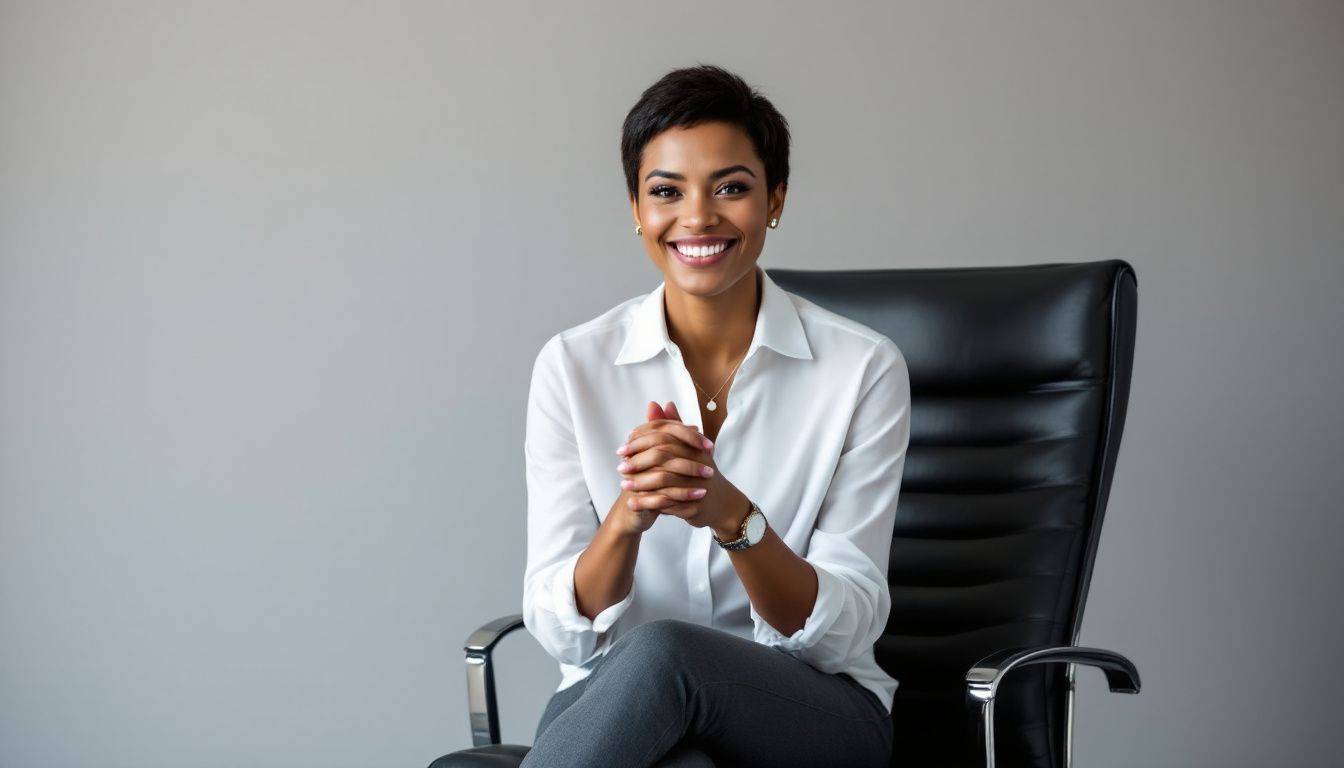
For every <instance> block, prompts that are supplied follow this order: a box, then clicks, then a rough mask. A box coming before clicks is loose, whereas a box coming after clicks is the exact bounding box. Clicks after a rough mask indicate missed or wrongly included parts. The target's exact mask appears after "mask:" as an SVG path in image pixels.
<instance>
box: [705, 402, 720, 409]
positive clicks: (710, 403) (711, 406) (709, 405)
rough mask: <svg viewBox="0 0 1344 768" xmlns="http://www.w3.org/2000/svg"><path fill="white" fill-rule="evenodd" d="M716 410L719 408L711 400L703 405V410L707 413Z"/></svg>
mask: <svg viewBox="0 0 1344 768" xmlns="http://www.w3.org/2000/svg"><path fill="white" fill-rule="evenodd" d="M718 408H719V406H718V404H717V403H715V402H714V401H713V400H710V401H709V402H708V403H705V410H707V411H716V410H718Z"/></svg>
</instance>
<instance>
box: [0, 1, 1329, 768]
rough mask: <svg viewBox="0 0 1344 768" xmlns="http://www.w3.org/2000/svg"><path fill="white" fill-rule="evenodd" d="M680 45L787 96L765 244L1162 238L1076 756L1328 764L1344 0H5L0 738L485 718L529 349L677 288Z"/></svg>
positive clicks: (507, 604) (129, 738)
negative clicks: (664, 96)
mask: <svg viewBox="0 0 1344 768" xmlns="http://www.w3.org/2000/svg"><path fill="white" fill-rule="evenodd" d="M697 61H706V62H712V63H718V64H721V65H723V66H726V67H728V68H730V69H733V70H735V71H737V72H739V73H740V74H742V75H743V76H744V77H746V78H747V79H748V80H749V81H750V82H752V83H754V84H756V85H758V86H759V87H761V88H762V89H763V90H764V91H765V93H766V94H767V95H768V96H769V97H770V98H772V99H773V100H774V101H775V102H776V104H777V105H778V106H779V107H780V109H781V110H782V111H783V112H784V113H785V115H786V116H787V117H788V118H789V120H790V121H791V123H792V126H793V129H794V133H795V146H794V156H793V163H794V169H795V170H794V176H793V179H792V189H791V194H790V197H789V200H788V202H787V204H786V208H785V214H784V217H783V221H782V224H781V227H780V228H779V229H778V230H777V231H772V232H771V234H770V237H769V241H768V244H767V246H766V250H765V253H764V255H763V258H762V263H763V264H765V265H766V266H781V267H802V268H842V267H902V266H961V265H968V266H969V265H990V264H1019V263H1037V262H1048V261H1073V260H1090V259H1107V258H1123V259H1127V260H1129V261H1130V262H1131V263H1132V264H1134V265H1135V267H1136V268H1137V271H1138V275H1139V296H1140V300H1139V301H1140V309H1141V317H1140V322H1139V331H1138V354H1137V360H1136V373H1135V377H1134V383H1133V394H1132V399H1131V404H1130V420H1129V426H1128V429H1127V431H1126V434H1125V441H1124V447H1123V449H1122V451H1121V453H1120V458H1119V465H1118V467H1117V475H1116V480H1115V488H1114V492H1113V496H1112V499H1111V506H1110V514H1109V515H1108V518H1107V521H1106V533H1105V536H1104V537H1103V542H1102V549H1101V553H1100V556H1099V560H1098V562H1097V566H1096V572H1095V576H1094V580H1093V590H1092V595H1091V600H1090V602H1089V605H1088V609H1087V618H1086V622H1085V625H1084V630H1083V633H1082V642H1083V643H1084V644H1093V645H1101V646H1105V647H1111V648H1115V649H1117V650H1120V651H1122V652H1125V653H1127V654H1129V655H1130V656H1131V657H1132V658H1133V659H1134V660H1135V661H1136V662H1137V663H1138V664H1139V666H1140V669H1141V671H1142V673H1143V679H1144V691H1143V693H1142V694H1140V695H1139V696H1137V697H1131V696H1121V695H1112V694H1109V693H1107V692H1106V689H1105V685H1104V683H1103V680H1102V677H1101V675H1100V674H1099V673H1096V672H1095V671H1093V670H1083V671H1082V674H1081V676H1080V682H1079V686H1080V691H1081V694H1080V697H1081V698H1080V703H1079V706H1078V725H1077V748H1078V752H1079V755H1080V756H1081V757H1082V758H1083V761H1084V762H1085V764H1086V765H1091V766H1136V765H1142V766H1259V765H1270V764H1275V765H1322V764H1325V763H1327V762H1329V761H1331V760H1333V759H1334V758H1335V757H1336V755H1337V754H1338V750H1337V748H1333V742H1334V740H1335V739H1334V738H1333V737H1335V736H1337V733H1336V732H1335V729H1333V728H1330V726H1334V725H1337V721H1336V720H1334V719H1333V716H1332V715H1331V714H1330V712H1332V710H1333V707H1334V701H1335V696H1333V695H1332V694H1333V693H1334V691H1333V690H1331V689H1330V688H1329V687H1328V686H1331V685H1332V684H1333V681H1332V679H1331V676H1330V674H1329V673H1330V672H1331V664H1330V662H1331V661H1332V660H1333V658H1334V657H1335V654H1334V653H1333V651H1334V650H1335V649H1337V648H1338V647H1339V645H1340V641H1341V637H1340V635H1341V621H1340V618H1339V608H1338V606H1339V599H1338V597H1337V595H1336V594H1335V589H1336V587H1337V586H1338V585H1339V584H1340V582H1341V576H1342V575H1344V568H1342V567H1341V565H1340V560H1339V558H1338V557H1337V552H1338V549H1339V546H1338V543H1337V540H1338V537H1339V536H1340V535H1341V534H1344V523H1342V522H1341V519H1340V512H1339V505H1338V503H1337V499H1336V490H1337V488H1338V483H1337V482H1336V479H1337V478H1338V476H1339V472H1340V468H1339V463H1340V459H1341V451H1340V448H1339V445H1340V434H1341V430H1342V429H1344V418H1342V417H1341V414H1344V408H1341V406H1340V404H1339V395H1338V392H1337V389H1338V386H1339V381H1340V378H1341V373H1344V370H1342V368H1344V366H1342V365H1341V355H1340V351H1339V350H1340V336H1341V331H1342V330H1344V323H1342V322H1341V321H1342V320H1344V310H1342V309H1341V307H1340V302H1339V298H1338V293H1339V291H1340V289H1341V288H1342V287H1344V259H1342V258H1341V256H1342V255H1344V146H1342V144H1344V88H1342V87H1341V82H1344V80H1341V75H1342V74H1344V5H1341V4H1340V3H1337V2H1316V3H1305V2H1223V1H1214V0H1211V1H1210V2H1165V1H1164V2H1131V3H1094V2H1070V3H1045V2H1017V3H993V2H984V3H967V2H957V3H945V2H936V3H935V2H928V3H918V4H915V3H890V2H881V3H878V2H874V3H869V4H841V5H838V6H832V5H823V4H821V3H808V4H782V3H775V2H770V3H766V2H759V3H713V4H711V3H676V4H673V5H653V4H643V3H610V4H600V3H595V2H587V3H566V4H561V5H543V4H540V3H537V4H531V5H514V4H507V3H499V2H494V3H491V4H489V5H486V4H485V3H474V4H470V5H468V4H455V3H446V2H445V3H416V4H400V5H392V4H384V3H362V4H353V3H350V4H340V5H330V4H323V3H304V4H299V3H245V4H243V3H215V4H200V3H193V4H184V3H177V2H164V3H160V4H150V3H143V2H137V3H129V2H127V3H117V4H100V3H85V4H70V3H46V2H29V3H15V2H6V3H4V4H3V6H0V765H4V766H53V767H54V766H94V765H97V766H100V767H109V766H236V765H255V766H299V765H311V766H318V765H321V766H367V765H406V766H419V765H424V764H426V763H428V762H429V761H430V760H431V759H432V758H434V757H436V756H438V755H440V754H442V753H445V752H448V751H451V750H453V749H458V748H462V747H465V746H467V744H468V733H467V727H466V717H465V701H464V698H465V697H464V680H463V665H462V654H461V644H462V642H463V640H464V638H465V637H466V635H467V633H468V632H469V631H470V630H471V629H472V628H474V627H476V626H477V625H478V624H480V623H481V622H483V621H485V620H487V619H489V618H492V617H495V616H498V615H501V614H505V613H510V612H515V611H517V610H519V608H520V601H521V580H522V572H523V556H524V538H523V535H524V527H523V525H524V518H523V512H524V508H523V502H524V487H523V482H522V479H523V474H522V465H521V461H522V447H521V446H522V429H523V416H524V405H525V400H526V388H527V376H528V374H529V372H530V366H531V363H532V359H533V356H534V355H535V353H536V351H537V349H539V347H540V345H541V343H542V342H543V341H544V340H545V339H546V338H547V337H548V336H549V335H550V334H552V333H554V332H555V331H557V330H560V329H562V328H565V327H568V326H570V325H573V324H576V323H578V322H581V321H583V320H586V319H588V318H589V317H592V316H594V315H596V314H598V313H599V312H601V311H602V310H604V309H606V308H608V307H610V306H612V305H614V304H615V303H617V302H619V301H622V300H624V299H626V298H629V297H631V296H634V295H636V294H639V293H643V292H644V291H647V290H649V289H651V288H652V287H654V286H656V285H657V281H658V279H659V275H658V273H657V272H656V270H655V269H654V268H653V267H652V266H651V265H650V263H649V262H648V260H647V258H646V256H645V255H644V253H643V251H642V249H641V248H640V246H639V243H638V241H637V240H636V239H635V238H634V236H633V235H632V234H631V221H630V214H629V209H628V207H627V205H626V200H625V196H624V187H623V183H622V178H621V175H620V166H619V161H618V152H617V141H618V133H619V127H620V122H621V120H622V118H623V117H624V114H625V111H626V110H627V109H628V108H629V106H630V105H631V104H632V103H633V102H634V100H635V99H636V98H637V96H638V94H639V92H640V90H642V89H643V88H644V87H645V86H647V85H648V84H649V83H651V82H652V81H653V80H654V79H656V78H657V77H658V76H660V75H661V74H663V73H664V72H665V71H667V70H668V69H671V68H674V67H677V66H685V65H689V64H693V63H696V62H697ZM500 654H501V657H502V659H503V660H504V662H505V667H504V669H503V670H502V671H501V678H500V686H501V687H500V693H501V699H502V702H503V705H504V712H505V714H504V721H503V723H504V736H505V740H506V741H512V742H518V743H530V741H531V734H532V729H533V727H534V726H535V724H536V722H537V718H538V716H539V715H540V713H541V709H542V707H543V705H544V704H545V701H546V699H547V697H548V695H549V693H550V692H551V690H552V689H553V688H554V687H555V685H556V684H557V683H558V681H559V675H558V671H557V670H556V668H555V666H554V664H553V663H552V662H551V660H550V659H549V658H548V657H546V656H545V655H544V653H542V652H541V651H540V649H539V648H538V647H537V646H536V645H535V644H534V642H533V641H532V640H531V638H530V637H529V636H527V635H526V634H525V633H517V634H515V635H514V636H513V637H512V638H510V639H508V640H506V641H505V642H504V643H503V644H502V647H501V649H500ZM1327 746H1330V747H1332V748H1330V749H1327Z"/></svg>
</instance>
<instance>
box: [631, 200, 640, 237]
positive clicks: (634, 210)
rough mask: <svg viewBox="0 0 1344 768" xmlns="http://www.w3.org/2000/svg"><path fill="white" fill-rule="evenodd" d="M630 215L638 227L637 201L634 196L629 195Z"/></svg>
mask: <svg viewBox="0 0 1344 768" xmlns="http://www.w3.org/2000/svg"><path fill="white" fill-rule="evenodd" d="M630 215H631V216H633V217H634V219H635V224H636V225H638V224H639V199H638V198H636V197H635V196H634V195H630ZM630 229H632V230H633V229H634V227H631V228H630Z"/></svg>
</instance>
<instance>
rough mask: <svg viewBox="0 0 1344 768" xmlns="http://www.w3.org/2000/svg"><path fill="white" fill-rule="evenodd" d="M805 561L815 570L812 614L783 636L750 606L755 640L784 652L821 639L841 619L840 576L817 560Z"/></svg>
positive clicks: (842, 591) (803, 646) (842, 603)
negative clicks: (815, 595) (796, 628)
mask: <svg viewBox="0 0 1344 768" xmlns="http://www.w3.org/2000/svg"><path fill="white" fill-rule="evenodd" d="M808 564H809V565H811V566H812V570H814V571H816V572H817V600H816V602H815V603H813V604H812V613H811V614H810V615H809V616H808V617H807V621H806V622H804V623H803V626H802V627H801V628H800V629H799V630H798V631H796V632H794V633H793V634H792V635H789V636H787V637H786V636H785V635H784V634H783V633H782V632H780V631H779V630H777V629H775V628H774V627H773V626H771V625H770V622H768V621H766V620H765V619H763V618H761V615H760V614H759V613H757V612H756V607H755V606H754V605H753V606H751V608H750V613H751V622H752V624H753V625H754V626H755V636H756V642H758V643H762V644H764V645H771V646H774V647H776V648H780V649H782V650H785V651H801V650H804V649H806V648H811V647H812V646H814V645H816V644H817V643H818V642H820V641H821V638H822V636H823V635H825V634H826V632H827V630H829V629H830V628H831V627H832V626H834V624H835V622H836V619H838V618H840V611H841V609H842V608H843V607H844V604H845V596H844V590H845V586H844V584H843V583H842V582H841V581H840V577H839V576H836V575H835V574H833V573H831V572H830V571H828V570H826V569H825V568H824V567H822V566H820V565H817V564H816V563H813V562H811V561H809V562H808Z"/></svg>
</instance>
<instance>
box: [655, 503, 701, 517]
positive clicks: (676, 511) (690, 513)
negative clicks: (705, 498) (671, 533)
mask: <svg viewBox="0 0 1344 768" xmlns="http://www.w3.org/2000/svg"><path fill="white" fill-rule="evenodd" d="M658 511H659V512H660V513H662V514H664V515H673V516H675V517H680V518H682V519H683V520H685V519H686V518H690V517H694V516H695V515H696V514H698V513H699V512H700V505H699V504H698V503H695V502H691V503H685V502H683V503H680V504H672V505H670V506H666V507H663V508H662V509H660V510H658Z"/></svg>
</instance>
